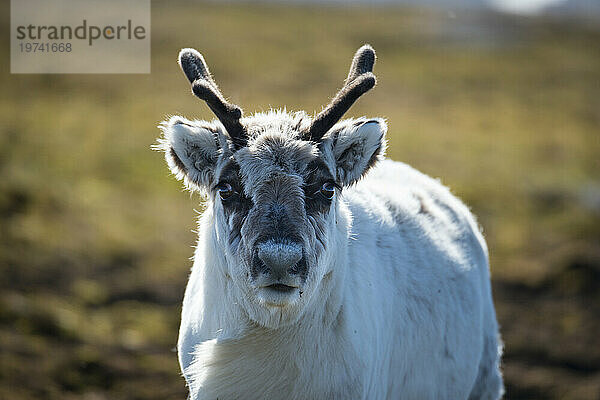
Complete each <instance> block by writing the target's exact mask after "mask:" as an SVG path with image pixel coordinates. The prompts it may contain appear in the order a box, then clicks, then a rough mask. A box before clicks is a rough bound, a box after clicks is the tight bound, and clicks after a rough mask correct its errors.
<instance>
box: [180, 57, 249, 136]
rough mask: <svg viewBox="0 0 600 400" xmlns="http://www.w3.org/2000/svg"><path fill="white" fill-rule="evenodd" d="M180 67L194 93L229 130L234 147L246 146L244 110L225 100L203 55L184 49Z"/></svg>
mask: <svg viewBox="0 0 600 400" xmlns="http://www.w3.org/2000/svg"><path fill="white" fill-rule="evenodd" d="M179 65H180V66H181V69H182V70H183V73H184V74H185V76H186V77H187V78H188V80H189V81H190V83H191V84H192V92H194V94H195V95H196V96H197V97H199V98H200V99H202V100H204V101H205V102H206V104H207V105H208V107H209V108H210V109H211V110H212V112H213V113H214V114H215V115H216V116H217V118H218V119H219V121H221V123H222V124H223V126H224V127H225V129H226V130H227V133H228V134H229V137H230V138H231V140H232V142H233V143H234V145H235V146H237V147H242V146H244V145H245V144H246V142H247V135H246V129H245V128H244V126H243V125H242V124H241V123H240V118H242V109H241V108H239V107H238V106H236V105H234V104H231V103H229V102H227V100H225V98H224V97H223V94H221V92H220V91H219V87H218V86H217V84H216V83H215V81H214V80H213V79H212V77H211V75H210V71H209V70H208V66H207V65H206V62H205V61H204V57H202V54H200V53H199V52H198V51H196V50H194V49H182V50H181V51H180V52H179Z"/></svg>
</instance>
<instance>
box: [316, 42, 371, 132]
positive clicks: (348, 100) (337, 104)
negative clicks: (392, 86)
mask: <svg viewBox="0 0 600 400" xmlns="http://www.w3.org/2000/svg"><path fill="white" fill-rule="evenodd" d="M374 64H375V50H373V48H372V47H371V46H369V45H368V44H366V45H364V46H362V47H361V48H360V49H358V50H357V51H356V54H355V55H354V59H353V60H352V65H351V66H350V72H348V77H347V78H346V81H345V82H344V86H343V87H342V88H341V89H340V91H339V92H338V93H337V94H336V95H335V97H334V98H333V100H331V102H330V103H329V105H328V106H327V107H325V108H324V109H323V111H321V112H320V113H319V114H318V115H317V116H316V117H315V119H314V120H313V122H312V124H311V125H310V127H309V128H308V129H307V131H306V132H305V134H304V137H305V138H306V139H307V140H312V141H314V142H319V141H320V140H321V139H322V138H323V135H324V134H325V133H327V131H328V130H329V129H331V127H332V126H333V125H335V123H336V122H338V121H339V120H340V118H342V116H343V115H344V114H345V113H346V111H348V110H349V109H350V107H352V104H354V102H355V101H356V100H358V98H359V97H360V96H362V95H363V94H365V93H366V92H368V91H369V90H370V89H371V88H373V86H375V83H376V79H375V75H373V65H374Z"/></svg>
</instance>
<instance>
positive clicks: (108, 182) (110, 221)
mask: <svg viewBox="0 0 600 400" xmlns="http://www.w3.org/2000/svg"><path fill="white" fill-rule="evenodd" d="M5 11H6V10H5ZM4 15H8V14H7V13H4ZM1 24H2V28H3V30H4V31H5V32H7V31H8V26H7V24H8V21H7V19H6V18H5V19H3V21H2V22H1ZM365 42H368V43H371V44H372V45H373V47H374V48H375V49H376V50H377V54H378V57H379V62H378V63H377V65H376V67H375V72H376V74H377V76H378V78H379V85H378V87H377V88H376V89H375V90H374V91H372V92H371V93H369V94H368V95H367V96H365V97H364V98H363V99H361V101H359V103H358V104H357V105H356V106H355V107H354V108H353V109H352V110H351V112H350V114H351V115H355V116H359V115H369V116H384V117H386V118H387V119H388V123H389V126H390V131H389V140H390V146H389V156H390V157H392V158H394V159H396V160H402V161H405V162H407V163H409V164H412V165H413V166H415V167H417V168H419V169H420V170H422V171H424V172H426V173H428V174H430V175H432V176H435V177H440V178H442V180H443V182H444V183H445V184H447V185H449V186H450V187H451V188H452V189H453V191H454V192H455V193H456V194H457V195H459V196H460V197H461V198H463V199H464V200H465V201H466V202H467V203H468V204H469V205H470V206H471V207H472V209H473V211H474V212H475V214H477V215H478V216H479V221H480V223H481V225H482V227H483V230H484V233H485V235H486V237H487V239H488V242H489V247H490V253H491V263H492V273H493V279H494V290H495V297H496V299H497V308H498V314H499V319H500V322H501V324H502V333H503V336H504V340H505V344H506V357H505V367H504V368H505V375H506V383H507V389H508V394H509V395H508V398H511V399H516V398H524V399H525V398H555V399H591V398H597V397H598V396H599V394H600V340H599V339H598V335H597V332H599V331H600V320H599V315H600V294H599V293H600V157H599V156H598V155H599V154H600V137H599V136H598V134H599V133H600V46H598V43H600V29H598V27H595V28H594V27H591V26H585V25H582V24H578V23H573V22H571V23H569V22H561V21H555V20H543V19H529V18H510V17H506V16H501V15H495V14H477V13H467V14H462V13H459V14H457V15H456V16H455V17H452V16H448V15H446V14H445V13H437V12H432V11H419V10H411V9H402V8H360V7H344V8H335V7H323V8H311V7H300V6H277V5H256V4H243V5H239V4H231V3H228V4H227V5H218V4H215V3H209V4H197V3H192V2H182V3H174V2H169V3H168V4H167V3H166V2H165V3H159V2H156V3H154V4H153V14H152V74H150V75H89V76H87V75H10V74H9V70H8V62H5V63H3V64H2V66H0V68H1V69H2V70H1V71H0V72H1V74H0V87H1V88H2V89H1V90H0V121H2V122H1V123H0V239H1V240H0V277H1V278H0V354H1V356H0V398H7V399H17V400H18V399H30V398H31V399H33V398H35V399H42V398H44V399H74V398H84V399H111V400H112V399H116V400H119V399H183V398H185V387H184V382H183V379H182V378H181V377H180V375H179V369H178V365H177V358H176V354H175V353H174V352H173V351H172V349H173V347H174V346H175V343H176V339H177V328H178V322H179V315H178V313H179V309H180V308H179V307H180V306H179V304H180V300H181V298H182V296H183V290H184V287H185V282H186V278H187V274H188V270H189V268H190V266H191V263H190V261H189V257H190V256H191V255H192V248H191V246H192V245H193V243H194V241H195V235H194V233H193V232H192V229H194V226H195V218H196V216H197V214H196V213H195V212H194V208H196V209H201V208H202V205H201V199H199V198H198V196H196V195H194V196H190V195H188V194H186V193H182V191H181V186H180V185H179V183H177V182H175V181H174V179H173V178H172V177H170V176H169V174H168V172H167V169H166V166H165V165H164V162H163V160H162V157H161V155H160V154H158V153H155V152H152V151H151V150H150V146H151V144H152V143H153V142H154V141H155V138H156V137H157V136H158V134H159V132H158V130H157V129H156V125H157V124H158V123H159V122H160V121H161V120H162V119H164V118H165V117H166V116H167V115H169V114H175V113H180V114H182V115H185V116H188V117H192V118H210V119H212V118H213V117H212V115H211V114H210V112H209V111H208V109H207V107H206V106H205V105H204V104H203V103H202V102H201V101H198V100H197V99H195V98H194V97H193V96H191V95H190V93H189V85H188V83H187V81H186V79H185V78H184V76H183V74H182V73H181V72H180V71H179V68H178V66H177V64H176V62H175V60H176V56H177V52H178V50H179V49H180V48H181V47H190V46H191V47H195V48H197V49H199V50H201V51H202V52H203V53H204V55H205V57H206V59H207V61H208V62H209V65H210V66H211V68H212V72H213V73H214V74H215V76H216V79H217V81H218V82H219V83H220V85H221V88H222V90H223V92H224V93H226V94H228V95H229V96H231V99H232V100H233V101H234V102H236V103H238V104H240V105H242V106H243V107H244V109H245V110H246V113H251V112H254V111H260V110H266V109H268V108H270V107H275V108H277V107H283V106H287V108H288V109H293V110H296V109H305V110H307V111H309V112H312V111H313V110H320V107H321V106H322V105H324V104H326V102H327V101H328V99H329V98H330V96H332V95H333V94H334V93H335V90H336V89H337V88H338V87H339V85H341V82H342V81H343V79H344V78H345V74H346V72H347V68H348V63H349V60H350V58H351V56H352V54H353V52H354V50H355V49H356V48H357V47H359V46H360V45H361V44H363V43H365ZM0 46H1V47H2V49H3V51H4V54H8V48H7V46H8V40H5V41H2V42H1V43H0Z"/></svg>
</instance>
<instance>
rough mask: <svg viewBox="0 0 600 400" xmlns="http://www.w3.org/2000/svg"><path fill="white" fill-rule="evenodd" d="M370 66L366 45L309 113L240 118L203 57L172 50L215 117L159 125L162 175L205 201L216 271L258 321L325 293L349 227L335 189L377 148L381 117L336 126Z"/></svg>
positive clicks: (273, 319) (270, 322) (294, 315)
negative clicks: (221, 266) (328, 96)
mask: <svg viewBox="0 0 600 400" xmlns="http://www.w3.org/2000/svg"><path fill="white" fill-rule="evenodd" d="M374 63H375V52H374V51H373V49H372V48H371V47H370V46H368V45H365V46H363V47H361V48H360V49H359V50H358V51H357V52H356V55H355V56H354V60H353V62H352V66H351V67H350V72H349V74H348V77H347V78H346V81H345V84H344V86H343V87H342V89H341V90H340V91H339V92H338V93H337V95H336V96H335V97H334V98H333V100H332V101H331V103H330V104H329V105H328V106H327V107H325V108H324V109H323V111H321V112H320V113H319V114H318V115H316V117H314V118H311V117H309V116H308V115H307V114H306V113H304V112H296V113H286V112H281V111H271V112H268V113H265V114H262V113H259V114H255V115H253V116H250V117H242V110H241V109H240V108H239V107H237V106H235V105H232V104H230V103H228V102H227V101H226V100H225V98H224V97H223V95H222V94H221V92H220V91H219V89H218V87H217V85H216V84H215V82H214V80H213V79H212V77H211V75H210V72H209V70H208V67H207V65H206V63H205V61H204V58H203V57H202V55H201V54H200V53H198V52H197V51H196V50H193V49H183V50H182V51H181V53H180V54H179V64H180V66H181V68H182V69H183V72H184V73H185V75H186V76H187V78H188V79H189V81H190V82H191V84H192V91H193V93H194V94H195V95H196V96H197V97H199V98H200V99H202V100H204V101H205V102H206V103H207V104H208V106H209V107H210V109H211V110H212V111H213V112H214V113H215V115H216V116H217V118H218V121H213V122H205V121H189V120H186V119H184V118H181V117H172V118H171V119H170V120H169V121H166V122H164V123H163V124H162V130H163V133H164V137H163V138H161V139H160V142H161V145H160V148H161V149H162V150H164V152H165V156H166V160H167V162H168V164H169V167H170V168H171V171H172V172H173V173H174V174H175V175H176V176H177V177H178V178H179V179H182V180H183V181H184V182H185V184H186V185H187V186H188V188H190V189H192V190H193V189H197V190H200V191H201V192H202V193H203V194H204V195H205V196H206V197H207V200H208V210H207V212H210V213H212V223H213V225H214V231H213V232H214V237H215V238H216V241H217V242H218V246H217V247H218V251H220V252H221V254H222V255H223V257H224V259H225V260H226V265H227V267H226V270H225V271H223V274H224V275H226V276H228V277H231V279H232V281H233V285H234V287H236V288H237V289H236V291H237V296H238V299H237V301H238V303H239V304H242V305H243V307H244V309H245V311H246V312H247V314H248V316H249V317H250V318H251V319H252V320H254V321H255V322H257V323H259V324H261V325H263V326H268V327H277V326H280V325H282V324H286V323H291V322H293V321H295V320H297V319H298V318H299V317H300V316H301V315H302V314H303V312H304V311H305V308H306V305H307V304H308V303H309V302H310V301H311V299H312V298H313V297H315V296H313V295H314V294H315V293H317V292H319V293H323V292H326V290H325V289H324V286H325V285H324V284H323V278H324V277H325V276H326V275H330V273H335V271H334V266H335V265H336V263H335V259H336V255H337V253H338V251H340V250H341V249H340V246H345V244H344V243H345V241H347V240H348V233H349V232H348V230H349V224H350V222H349V220H350V217H349V216H347V215H346V214H344V213H347V210H346V208H345V204H344V203H343V201H342V200H341V194H342V191H343V190H344V188H345V187H348V186H350V185H352V184H354V183H355V182H357V181H358V180H359V179H360V178H361V177H362V176H363V174H365V172H366V171H367V170H368V169H369V168H370V167H371V166H373V165H374V163H375V162H376V161H377V159H378V158H380V157H381V156H382V154H383V152H384V149H385V139H384V137H385V132H386V130H387V127H386V124H385V122H384V121H383V120H382V119H366V118H359V119H349V120H343V121H341V122H338V121H340V119H341V118H342V116H343V115H344V113H345V112H346V111H348V109H349V108H350V107H351V106H352V104H353V103H354V102H355V101H356V100H357V99H358V98H359V97H360V96H361V95H362V94H364V93H365V92H367V91H368V90H370V89H371V88H372V87H373V86H374V85H375V76H374V75H373V73H372V69H373V65H374ZM342 214H344V215H342ZM340 220H341V221H340ZM211 229H212V228H211ZM200 240H203V238H201V239H200ZM321 300H323V301H324V300H325V299H321ZM319 301H320V300H319Z"/></svg>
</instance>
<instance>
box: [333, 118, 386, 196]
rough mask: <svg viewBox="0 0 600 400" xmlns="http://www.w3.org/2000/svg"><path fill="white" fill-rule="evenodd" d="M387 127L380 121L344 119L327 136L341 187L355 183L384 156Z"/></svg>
mask: <svg viewBox="0 0 600 400" xmlns="http://www.w3.org/2000/svg"><path fill="white" fill-rule="evenodd" d="M386 132H387V124H386V123H385V121H384V120H383V119H381V118H375V119H366V118H360V119H357V120H345V121H343V122H341V123H339V124H336V125H335V126H334V127H333V128H332V129H331V130H330V131H329V132H328V133H327V135H326V137H325V142H329V145H330V146H331V150H332V153H333V158H334V160H335V164H336V174H337V177H336V178H337V180H338V181H339V182H340V183H341V184H342V185H344V186H348V185H351V184H353V183H355V182H357V181H358V180H359V179H360V178H361V177H362V176H363V175H364V174H365V172H367V171H368V170H369V169H370V168H371V167H372V166H373V165H375V163H376V162H377V161H378V160H379V159H380V158H382V157H383V154H384V153H385V147H386V141H385V134H386Z"/></svg>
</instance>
